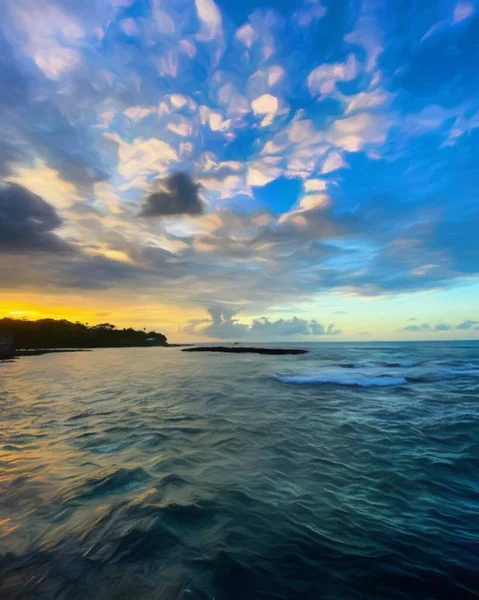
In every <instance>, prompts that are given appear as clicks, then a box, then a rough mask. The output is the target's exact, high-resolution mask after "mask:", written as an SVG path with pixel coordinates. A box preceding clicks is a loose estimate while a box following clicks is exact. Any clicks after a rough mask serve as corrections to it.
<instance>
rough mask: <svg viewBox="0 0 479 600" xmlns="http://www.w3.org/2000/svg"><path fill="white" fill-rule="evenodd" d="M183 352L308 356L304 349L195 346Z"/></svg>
mask: <svg viewBox="0 0 479 600" xmlns="http://www.w3.org/2000/svg"><path fill="white" fill-rule="evenodd" d="M183 352H225V353H226V354H273V355H280V354H307V353H308V350H304V349H302V348H255V347H245V346H194V347H193V348H185V349H184V350H183Z"/></svg>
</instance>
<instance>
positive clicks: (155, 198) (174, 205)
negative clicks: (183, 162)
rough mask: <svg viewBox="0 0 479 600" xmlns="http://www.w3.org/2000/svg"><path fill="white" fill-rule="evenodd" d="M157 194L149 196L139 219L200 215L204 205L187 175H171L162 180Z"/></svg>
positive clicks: (197, 189) (197, 187)
mask: <svg viewBox="0 0 479 600" xmlns="http://www.w3.org/2000/svg"><path fill="white" fill-rule="evenodd" d="M159 186H160V189H159V191H158V192H154V193H153V194H150V195H149V196H147V198H146V199H145V202H144V204H143V206H142V208H141V211H140V216H141V217H165V216H171V215H202V214H203V213H204V203H203V201H202V200H201V198H200V196H199V194H198V191H199V189H200V184H198V183H195V182H194V181H193V180H192V179H191V177H190V176H189V175H188V174H187V173H173V174H172V175H168V177H165V178H164V179H162V180H161V181H160V183H159Z"/></svg>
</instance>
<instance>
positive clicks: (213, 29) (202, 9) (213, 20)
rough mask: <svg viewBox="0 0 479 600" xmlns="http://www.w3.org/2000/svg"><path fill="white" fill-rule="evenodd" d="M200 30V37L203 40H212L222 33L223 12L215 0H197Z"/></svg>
mask: <svg viewBox="0 0 479 600" xmlns="http://www.w3.org/2000/svg"><path fill="white" fill-rule="evenodd" d="M195 5H196V11H197V13H198V19H199V20H200V32H199V34H198V39H199V40H200V41H202V42H211V41H213V40H214V39H216V38H218V37H220V36H221V35H222V29H221V13H220V10H219V8H218V7H217V6H216V4H215V3H214V2H213V0H195Z"/></svg>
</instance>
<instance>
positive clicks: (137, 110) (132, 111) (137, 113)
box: [124, 106, 157, 121]
mask: <svg viewBox="0 0 479 600" xmlns="http://www.w3.org/2000/svg"><path fill="white" fill-rule="evenodd" d="M156 112H157V109H156V108H155V107H154V106H130V107H128V108H127V109H125V110H124V114H125V115H126V116H127V117H128V118H129V119H131V120H132V121H141V119H144V118H145V117H147V116H148V115H151V114H154V113H156Z"/></svg>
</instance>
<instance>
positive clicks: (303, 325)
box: [185, 306, 341, 340]
mask: <svg viewBox="0 0 479 600" xmlns="http://www.w3.org/2000/svg"><path fill="white" fill-rule="evenodd" d="M208 312H209V315H210V318H209V319H195V320H192V321H190V323H189V325H188V327H186V328H185V332H187V333H192V334H197V335H202V336H206V337H212V338H221V339H243V338H248V339H253V338H254V339H257V340H270V339H274V338H289V337H294V336H297V335H302V336H319V335H337V334H339V333H341V332H340V330H339V329H336V327H335V325H334V323H330V324H329V325H322V324H321V323H318V321H316V320H315V319H312V320H307V319H300V318H298V317H292V318H291V319H277V320H275V321H271V320H270V319H268V318H267V317H260V318H258V319H253V321H252V323H251V325H247V324H245V323H241V322H240V321H239V320H238V319H237V318H235V316H236V313H237V311H236V310H234V309H232V308H230V307H224V306H215V307H212V308H209V309H208Z"/></svg>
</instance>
